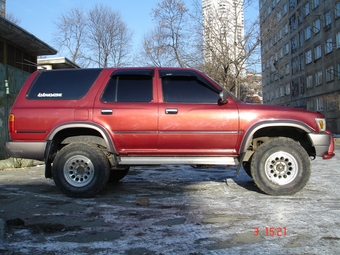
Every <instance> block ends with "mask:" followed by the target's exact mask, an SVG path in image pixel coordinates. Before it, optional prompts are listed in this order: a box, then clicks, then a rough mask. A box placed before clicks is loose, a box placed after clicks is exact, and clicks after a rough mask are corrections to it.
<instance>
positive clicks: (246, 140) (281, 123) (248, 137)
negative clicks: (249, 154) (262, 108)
mask: <svg viewBox="0 0 340 255" xmlns="http://www.w3.org/2000/svg"><path fill="white" fill-rule="evenodd" d="M268 127H293V128H298V129H301V130H303V131H305V132H306V133H310V132H313V131H314V130H313V129H312V128H311V127H310V126H308V125H306V124H305V123H303V122H301V121H297V120H265V121H261V122H257V123H256V124H255V125H253V126H252V127H250V128H249V129H248V130H247V132H246V133H245V134H244V137H243V139H242V142H241V145H240V150H239V153H240V154H241V153H245V152H246V151H247V149H248V147H249V145H250V144H251V141H252V138H253V136H254V134H255V133H256V131H258V130H260V129H262V128H268Z"/></svg>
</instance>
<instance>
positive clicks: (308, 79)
mask: <svg viewBox="0 0 340 255" xmlns="http://www.w3.org/2000/svg"><path fill="white" fill-rule="evenodd" d="M306 87H307V89H310V88H313V76H312V75H308V76H307V77H306Z"/></svg>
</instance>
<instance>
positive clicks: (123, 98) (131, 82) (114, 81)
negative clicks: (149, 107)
mask: <svg viewBox="0 0 340 255" xmlns="http://www.w3.org/2000/svg"><path fill="white" fill-rule="evenodd" d="M101 100H102V101H103V102H145V103H148V102H151V101H152V77H151V76H148V75H138V74H130V75H127V74H123V75H114V76H112V77H111V78H110V80H109V82H108V84H107V85H106V88H105V90H104V93H103V95H102V97H101Z"/></svg>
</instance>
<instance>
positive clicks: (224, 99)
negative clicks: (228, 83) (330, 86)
mask: <svg viewBox="0 0 340 255" xmlns="http://www.w3.org/2000/svg"><path fill="white" fill-rule="evenodd" d="M219 95H220V99H219V100H218V104H219V105H223V104H227V103H228V90H226V89H223V90H221V92H220V94H219Z"/></svg>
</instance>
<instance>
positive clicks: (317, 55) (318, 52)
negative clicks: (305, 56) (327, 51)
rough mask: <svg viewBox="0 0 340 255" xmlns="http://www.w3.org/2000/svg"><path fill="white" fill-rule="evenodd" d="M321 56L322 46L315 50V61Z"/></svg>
mask: <svg viewBox="0 0 340 255" xmlns="http://www.w3.org/2000/svg"><path fill="white" fill-rule="evenodd" d="M321 55H322V53H321V45H318V46H316V47H315V48H314V60H317V59H319V58H321Z"/></svg>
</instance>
